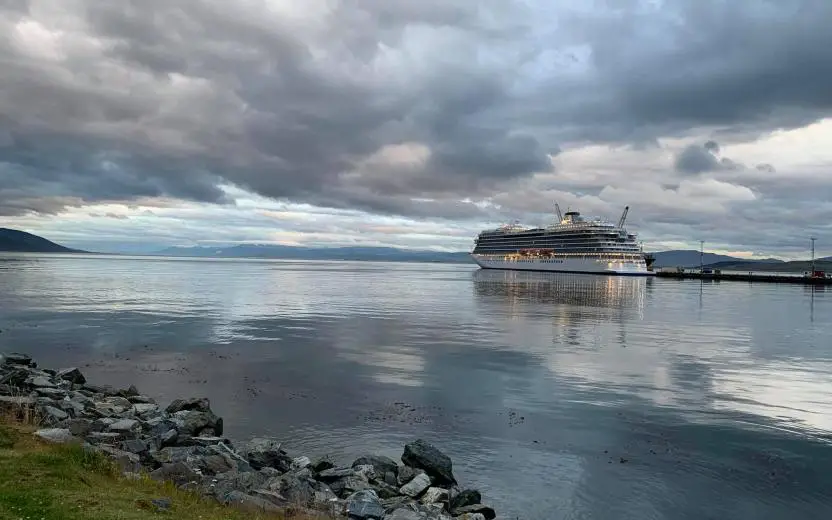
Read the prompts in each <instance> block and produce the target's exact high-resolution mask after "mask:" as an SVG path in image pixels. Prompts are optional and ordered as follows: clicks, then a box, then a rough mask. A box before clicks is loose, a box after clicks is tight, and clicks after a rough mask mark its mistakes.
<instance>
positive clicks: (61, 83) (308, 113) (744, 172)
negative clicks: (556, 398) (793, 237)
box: [0, 0, 832, 224]
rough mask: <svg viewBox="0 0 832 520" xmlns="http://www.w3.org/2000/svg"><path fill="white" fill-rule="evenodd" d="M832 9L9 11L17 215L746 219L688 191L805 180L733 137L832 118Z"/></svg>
mask: <svg viewBox="0 0 832 520" xmlns="http://www.w3.org/2000/svg"><path fill="white" fill-rule="evenodd" d="M830 21H832V4H830V3H829V2H826V1H825V0H802V1H796V2H792V3H788V4H778V3H774V2H768V3H761V2H750V1H749V2H743V1H740V2H724V1H718V0H701V1H698V2H690V1H684V0H665V1H663V2H646V1H644V2H631V3H627V4H626V5H623V4H622V5H613V4H612V3H604V2H601V3H594V4H592V5H591V6H590V5H588V4H586V3H585V2H578V1H567V2H559V3H557V4H552V3H551V2H543V1H542V0H531V1H524V2H517V1H507V0H485V1H482V2H474V3H472V2H464V1H461V0H457V1H439V0H430V1H423V2H410V1H406V0H385V1H382V0H365V1H362V2H332V1H327V0H308V1H305V2H302V5H301V4H300V3H296V2H288V1H284V0H268V1H267V0H251V1H246V2H224V1H220V0H182V1H180V2H176V3H171V2H163V1H161V0H124V1H122V2H98V1H93V0H15V1H12V2H3V3H2V5H0V35H2V36H0V59H2V63H3V74H2V77H0V215H3V216H25V215H28V214H31V213H33V212H34V213H38V214H59V213H62V212H66V211H69V210H71V208H84V207H87V206H90V205H96V204H108V203H117V204H141V205H142V206H143V207H151V206H153V207H156V206H155V204H161V205H170V204H172V203H176V201H180V202H181V201H187V202H193V203H199V204H208V205H219V206H223V207H232V206H233V204H235V202H237V201H238V200H237V198H238V197H241V196H242V197H247V196H252V195H254V194H256V195H259V196H263V197H266V198H270V199H273V200H280V201H287V202H291V203H293V204H306V205H309V206H312V207H317V208H336V209H340V210H348V211H363V212H365V213H366V214H367V215H369V216H376V217H382V218H383V217H386V216H391V215H397V216H404V217H409V218H413V219H417V220H419V219H432V220H436V221H443V222H445V223H446V224H448V223H449V222H452V221H453V222H463V221H465V222H474V221H476V222H480V223H482V222H491V221H494V220H499V219H503V218H506V217H508V216H509V215H512V216H513V215H517V216H519V217H524V216H528V217H532V218H539V217H542V215H544V214H545V212H546V211H547V210H548V209H550V208H551V205H552V203H553V200H552V197H555V196H556V197H557V198H558V199H559V200H563V201H571V202H573V203H576V204H577V203H579V202H580V203H581V204H586V205H587V206H588V207H589V209H591V210H592V211H598V212H601V211H604V212H614V213H615V214H617V213H618V212H619V211H620V208H619V206H620V205H621V204H622V203H625V202H626V203H631V204H633V205H634V209H635V208H637V207H658V206H662V207H664V209H663V210H662V211H663V212H664V213H663V214H662V215H661V218H664V219H667V220H671V219H673V218H674V217H673V215H672V211H673V208H672V207H670V206H668V205H666V204H665V205H661V204H656V203H654V202H653V201H652V199H649V198H648V195H647V194H650V195H649V196H650V197H653V196H655V197H669V198H670V200H679V197H681V196H686V197H691V198H692V199H691V200H692V202H691V205H695V201H696V200H697V198H700V197H704V198H705V200H704V202H703V204H704V205H705V206H707V207H714V208H716V207H719V208H721V209H720V211H727V212H728V214H731V212H732V211H738V210H737V209H736V207H738V206H734V205H732V204H740V202H737V201H734V202H731V203H730V204H728V203H725V202H718V203H717V202H713V201H712V198H713V197H714V195H713V194H712V193H710V192H708V193H703V192H701V191H695V190H694V191H691V192H685V191H684V190H685V189H691V188H693V187H694V185H695V186H700V184H693V185H692V184H683V183H684V182H685V180H686V179H691V182H694V183H696V182H700V181H701V183H702V184H701V186H707V185H708V184H707V182H710V181H708V179H711V180H713V181H715V182H720V183H723V184H725V185H731V186H738V187H741V188H742V187H744V188H747V189H750V190H752V193H754V194H755V197H756V198H755V200H753V201H752V200H743V201H742V202H741V203H742V204H752V205H753V204H754V203H755V202H756V203H759V204H762V203H763V202H764V199H763V198H761V195H766V194H768V193H770V191H769V187H771V186H774V185H775V184H773V183H778V182H781V181H780V180H779V179H781V178H782V175H780V174H779V173H778V172H777V171H775V170H774V168H773V167H769V165H770V164H771V163H776V164H777V169H778V170H780V169H781V168H782V169H783V171H785V172H794V171H796V170H795V169H794V168H791V167H790V166H788V165H787V166H783V165H781V164H780V161H779V159H778V158H777V157H775V158H772V157H771V156H770V154H769V155H766V154H764V153H760V154H759V155H755V154H756V152H755V153H752V152H748V151H747V150H746V152H747V153H744V154H743V155H742V156H738V155H734V151H735V150H738V149H739V148H741V147H742V145H743V144H744V143H746V144H747V143H754V142H756V141H759V140H764V139H765V138H766V136H769V135H771V133H772V132H786V133H788V132H789V131H792V130H794V129H800V128H803V127H804V126H806V125H809V124H811V123H814V122H817V121H822V120H823V119H824V118H826V117H829V116H830V115H832V98H830V97H829V96H828V92H830V91H832V73H829V71H830V70H832V68H830V65H832V52H830V51H829V49H832V33H830V32H829V31H827V30H826V27H827V26H828V24H829V22H830ZM691 143H704V145H703V144H691ZM781 144H782V143H781ZM784 146H793V145H792V144H786V145H784ZM604 148H610V149H611V150H613V151H614V153H609V154H608V153H606V152H601V151H599V150H603V149H604ZM582 150H588V151H589V152H587V153H586V154H585V155H586V157H585V159H586V160H585V161H584V163H583V165H582V166H581V167H580V168H573V169H570V161H571V164H572V165H575V164H576V161H575V157H576V154H580V153H581V151H582ZM624 150H627V151H626V152H625V151H624ZM564 155H570V156H571V159H570V160H563V156H564ZM590 156H593V157H598V158H600V159H599V160H598V161H595V160H589V158H590ZM625 156H626V158H627V159H626V160H627V161H632V163H630V162H628V164H627V165H624V166H626V167H623V168H622V167H621V166H622V165H621V164H620V163H619V161H620V160H622V158H624V157H625ZM603 161H608V162H607V163H605V164H601V162H603ZM630 164H632V165H633V167H632V168H631V167H630V166H629V165H630ZM638 164H641V165H645V166H643V167H642V168H638V167H637V165H638ZM744 164H747V165H759V166H756V167H750V168H745V167H744V166H743V165H744ZM692 176H703V177H704V178H703V179H701V180H700V181H694V180H693V178H692ZM768 177H772V178H771V179H768V180H766V178H768ZM813 182H814V181H813ZM818 182H820V181H818ZM632 186H640V187H641V188H642V189H640V190H633V189H632ZM229 187H236V188H237V189H238V190H239V191H237V192H234V191H229ZM723 188H724V186H723ZM624 193H626V194H628V195H627V196H628V197H630V200H627V201H624V200H623V198H621V197H617V198H614V199H607V198H605V197H611V196H612V195H613V194H617V195H621V194H624ZM739 193H740V192H737V193H736V194H739ZM742 193H743V194H744V193H745V192H742ZM743 196H745V195H743ZM720 200H721V199H720ZM778 200H780V199H778ZM154 201H159V202H154ZM489 201H499V202H498V203H493V204H491V203H489ZM711 204H715V205H714V206H711ZM725 204H728V205H727V206H726V205H725ZM783 204H789V207H792V206H793V204H792V203H791V202H785V201H783ZM98 213H101V214H102V215H104V214H105V213H106V212H103V213H102V212H100V211H98ZM634 213H635V212H634ZM654 216H658V215H654ZM131 220H133V219H131ZM635 222H638V220H637V219H636V220H635Z"/></svg>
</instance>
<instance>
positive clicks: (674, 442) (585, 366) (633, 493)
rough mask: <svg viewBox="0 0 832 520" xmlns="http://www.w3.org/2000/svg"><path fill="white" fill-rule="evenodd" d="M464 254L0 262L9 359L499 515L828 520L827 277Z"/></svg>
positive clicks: (830, 360)
mask: <svg viewBox="0 0 832 520" xmlns="http://www.w3.org/2000/svg"><path fill="white" fill-rule="evenodd" d="M823 289H824V288H822V287H816V288H811V287H803V286H792V285H769V284H748V283H729V282H723V283H707V282H706V283H701V282H699V281H676V280H662V279H644V278H610V277H603V276H586V275H559V274H551V273H511V272H500V271H480V270H478V269H476V267H475V266H473V265H446V264H395V263H370V262H363V263H362V262H296V261H270V260H204V259H164V258H130V257H119V258H114V257H106V256H86V255H79V256H57V255H11V254H5V255H0V330H1V331H2V332H0V351H9V350H16V351H22V352H26V353H29V354H31V355H32V356H33V357H35V358H36V359H37V360H38V361H39V362H41V364H42V365H44V366H46V367H57V366H69V365H77V366H79V367H80V368H81V369H82V371H83V372H84V374H85V375H86V376H87V378H88V379H90V380H91V381H93V382H95V383H101V384H113V385H116V386H120V387H126V386H128V385H129V384H135V385H137V386H138V387H139V389H140V390H141V391H142V392H144V393H146V394H149V395H152V396H154V397H156V398H157V399H159V400H160V401H163V402H166V401H169V400H171V399H174V398H177V397H183V396H192V395H193V396H197V395H205V396H208V397H209V398H210V399H211V403H212V408H213V409H214V410H215V411H216V412H217V413H218V414H220V415H222V416H223V417H224V418H225V424H226V433H227V434H228V435H229V436H230V437H232V438H240V439H242V438H247V437H250V436H260V435H271V436H275V437H278V438H280V439H281V440H282V441H283V442H284V445H285V446H286V448H287V449H288V450H289V451H290V453H293V454H309V455H315V454H324V453H329V454H332V455H334V456H335V457H336V458H338V459H340V460H342V461H344V462H349V461H351V460H352V459H353V458H355V457H356V456H358V455H361V454H363V453H364V452H368V451H369V452H378V453H383V454H386V455H389V456H391V457H394V458H398V457H399V456H400V455H401V447H402V445H403V444H404V443H405V442H408V441H410V440H413V439H415V438H417V437H423V438H425V439H426V440H429V441H430V442H432V443H434V444H436V445H437V446H438V447H440V448H441V449H443V450H444V451H446V452H447V453H448V454H449V455H450V456H451V457H452V458H453V460H454V469H455V473H456V474H457V478H458V479H459V480H460V482H462V483H464V484H465V485H468V486H470V487H476V488H479V489H480V490H482V491H483V493H484V495H485V499H486V501H487V502H488V503H490V504H492V505H494V506H495V508H496V509H497V510H498V513H500V516H501V518H521V519H527V520H531V519H538V518H569V519H578V518H593V519H598V518H604V519H606V518H609V519H622V518H633V519H652V518H655V519H687V518H690V519H702V518H734V519H739V518H741V519H752V518H753V519H769V518H770V519H780V518H783V519H786V518H789V519H791V518H829V517H832V445H830V440H832V394H830V392H829V391H828V390H829V389H830V388H832V341H830V339H829V338H832V292H830V291H832V289H830V290H827V291H824V290H823Z"/></svg>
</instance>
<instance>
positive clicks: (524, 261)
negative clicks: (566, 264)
mask: <svg viewBox="0 0 832 520" xmlns="http://www.w3.org/2000/svg"><path fill="white" fill-rule="evenodd" d="M503 262H519V263H527V264H534V263H537V264H562V263H563V260H540V259H534V258H531V259H529V258H505V259H503Z"/></svg>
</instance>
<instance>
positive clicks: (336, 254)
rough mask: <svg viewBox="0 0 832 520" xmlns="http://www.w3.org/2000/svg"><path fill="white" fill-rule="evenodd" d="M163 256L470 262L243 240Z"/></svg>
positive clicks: (452, 256)
mask: <svg viewBox="0 0 832 520" xmlns="http://www.w3.org/2000/svg"><path fill="white" fill-rule="evenodd" d="M154 254H155V255H160V256H192V257H201V258H282V259H289V260H377V261H386V262H455V263H459V262H465V263H467V262H471V259H470V258H469V256H468V253H462V252H459V253H457V252H454V253H446V252H442V251H429V250H414V249H399V248H395V247H365V246H352V247H302V246H282V245H254V244H241V245H236V246H230V247H205V246H195V247H169V248H167V249H162V250H161V251H158V252H156V253H154Z"/></svg>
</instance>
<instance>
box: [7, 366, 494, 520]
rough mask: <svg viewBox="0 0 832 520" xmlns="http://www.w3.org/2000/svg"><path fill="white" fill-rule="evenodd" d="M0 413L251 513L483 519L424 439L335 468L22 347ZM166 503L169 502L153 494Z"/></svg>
mask: <svg viewBox="0 0 832 520" xmlns="http://www.w3.org/2000/svg"><path fill="white" fill-rule="evenodd" d="M0 412H2V413H3V415H4V416H6V417H8V416H9V415H16V416H17V417H16V418H17V419H20V420H27V421H30V422H31V421H33V420H34V422H36V423H37V424H38V425H39V426H41V427H42V429H40V430H37V431H36V432H35V434H34V435H35V436H37V437H38V438H40V439H41V440H43V441H46V442H52V443H68V442H79V443H83V446H84V449H86V450H90V451H94V452H97V453H101V454H104V455H106V456H108V457H110V458H111V459H112V460H113V461H114V462H115V463H116V464H117V465H118V467H119V468H120V469H121V470H122V471H123V472H124V474H125V475H126V476H128V477H131V478H136V477H139V476H140V475H142V474H147V475H149V477H150V478H152V479H154V480H158V481H170V482H172V483H173V484H175V485H176V486H177V487H179V488H182V489H187V490H190V491H193V492H195V493H198V494H200V495H203V496H205V497H208V498H211V499H213V500H216V501H218V502H220V503H222V504H225V505H229V506H233V507H237V508H241V509H244V510H249V511H266V512H269V511H274V512H280V511H286V510H287V509H291V510H292V511H294V512H307V513H309V514H310V516H312V515H313V514H321V513H323V514H326V515H329V516H330V517H332V518H349V519H351V520H450V519H453V518H456V519H460V520H491V519H493V518H495V517H496V514H495V512H494V510H493V509H492V508H490V507H488V506H486V505H483V504H481V500H482V497H481V495H480V493H479V492H478V491H476V490H472V489H460V487H459V485H458V484H457V481H456V478H455V477H454V475H453V463H452V461H451V459H450V458H449V457H448V456H447V455H445V454H443V453H442V452H441V451H440V450H438V449H437V448H435V447H434V446H432V445H430V444H429V443H427V442H425V441H423V440H416V441H414V442H412V443H409V444H407V445H406V446H405V447H404V451H403V453H402V456H401V462H397V461H394V460H393V459H390V458H388V457H383V456H379V455H372V454H368V455H366V456H362V457H360V458H358V459H356V460H355V461H354V462H352V464H350V465H347V466H339V465H337V464H336V463H335V462H334V461H332V460H330V459H329V458H327V457H320V458H317V459H311V458H309V457H306V456H290V455H289V454H288V453H287V452H286V451H285V450H283V449H282V448H281V444H280V442H278V441H277V440H274V439H266V438H256V439H252V440H250V441H248V442H243V443H238V444H235V443H232V442H231V441H230V440H229V439H227V438H225V437H223V436H222V435H223V420H222V418H221V417H219V416H217V415H216V414H215V413H214V412H213V411H212V410H211V406H210V402H209V401H208V399H206V398H189V399H176V400H174V401H173V402H172V403H170V404H169V405H168V406H167V407H165V408H162V407H161V406H159V405H158V404H157V403H156V402H155V401H154V400H153V399H152V398H150V397H147V396H144V395H142V394H141V393H140V392H139V391H138V390H137V389H136V388H135V387H133V386H131V387H130V388H128V389H126V390H117V389H114V388H111V387H107V386H96V385H93V384H89V383H88V382H87V381H86V378H85V377H84V375H83V374H82V373H81V371H80V370H78V369H77V368H66V369H60V370H49V369H43V368H39V367H38V365H37V363H35V362H34V361H33V360H32V359H31V358H30V357H29V356H27V355H24V354H6V355H2V354H0ZM154 505H155V507H157V508H158V509H159V510H165V509H168V508H169V507H170V501H169V500H168V501H166V499H165V498H164V497H161V498H160V499H159V500H156V501H154Z"/></svg>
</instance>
